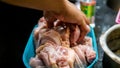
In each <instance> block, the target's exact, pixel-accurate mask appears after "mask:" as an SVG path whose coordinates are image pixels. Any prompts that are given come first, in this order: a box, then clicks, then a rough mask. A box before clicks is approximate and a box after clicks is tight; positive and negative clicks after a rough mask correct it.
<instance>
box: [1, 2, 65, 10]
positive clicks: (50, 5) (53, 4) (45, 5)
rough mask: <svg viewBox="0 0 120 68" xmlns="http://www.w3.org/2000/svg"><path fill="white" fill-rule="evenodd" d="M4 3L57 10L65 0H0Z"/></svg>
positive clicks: (62, 5)
mask: <svg viewBox="0 0 120 68" xmlns="http://www.w3.org/2000/svg"><path fill="white" fill-rule="evenodd" d="M1 1H3V2H5V3H8V4H11V5H16V6H21V7H27V8H32V9H37V10H50V11H59V9H61V8H62V7H64V4H65V3H64V2H65V0H1Z"/></svg>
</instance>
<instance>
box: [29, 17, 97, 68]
mask: <svg viewBox="0 0 120 68" xmlns="http://www.w3.org/2000/svg"><path fill="white" fill-rule="evenodd" d="M51 25H52V26H53V27H50V26H51ZM79 27H80V26H78V25H75V24H67V23H63V22H61V21H59V20H56V21H55V22H54V23H53V24H49V25H48V23H47V21H46V20H45V19H44V17H42V18H40V20H39V22H38V26H37V27H36V28H35V29H34V42H35V50H36V51H35V52H36V56H34V57H31V59H30V61H29V64H30V66H31V67H32V68H48V67H51V68H78V67H79V68H86V67H87V66H88V65H89V64H90V63H92V61H93V60H94V59H95V57H96V52H95V51H94V49H93V47H92V46H93V45H92V38H91V37H89V36H86V37H85V38H84V39H83V40H82V41H80V40H79V36H80V29H79Z"/></svg>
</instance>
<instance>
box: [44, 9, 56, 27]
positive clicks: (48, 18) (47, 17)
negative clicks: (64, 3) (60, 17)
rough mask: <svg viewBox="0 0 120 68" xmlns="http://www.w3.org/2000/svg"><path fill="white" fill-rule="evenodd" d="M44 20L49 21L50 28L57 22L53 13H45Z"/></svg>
mask: <svg viewBox="0 0 120 68" xmlns="http://www.w3.org/2000/svg"><path fill="white" fill-rule="evenodd" d="M44 18H45V20H46V21H47V25H48V28H52V27H53V26H54V23H53V22H54V21H55V20H56V18H55V16H54V14H53V12H52V11H44Z"/></svg>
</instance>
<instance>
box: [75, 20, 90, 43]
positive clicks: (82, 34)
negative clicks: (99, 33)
mask: <svg viewBox="0 0 120 68" xmlns="http://www.w3.org/2000/svg"><path fill="white" fill-rule="evenodd" d="M79 28H80V37H79V39H78V41H77V43H80V42H81V41H82V40H83V38H84V37H85V36H86V35H87V33H88V32H89V31H90V27H89V25H87V24H86V23H85V21H83V22H82V24H81V25H80V26H79Z"/></svg>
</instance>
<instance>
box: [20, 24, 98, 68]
mask: <svg viewBox="0 0 120 68" xmlns="http://www.w3.org/2000/svg"><path fill="white" fill-rule="evenodd" d="M35 27H37V25H36V26H35ZM35 27H34V28H35ZM34 28H33V29H34ZM88 36H90V37H92V41H93V42H92V43H93V49H94V50H95V51H96V58H95V59H94V60H93V62H92V63H91V64H90V65H89V66H87V68H92V67H93V65H94V64H95V63H96V62H97V60H98V51H97V44H96V38H95V34H94V30H93V28H92V27H91V30H90V32H89V33H88ZM34 56H35V45H34V39H33V31H32V33H31V34H30V37H29V39H28V42H27V44H26V47H25V50H24V52H23V57H22V60H23V63H24V65H25V66H26V68H31V67H30V65H29V60H30V58H31V57H34Z"/></svg>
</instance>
